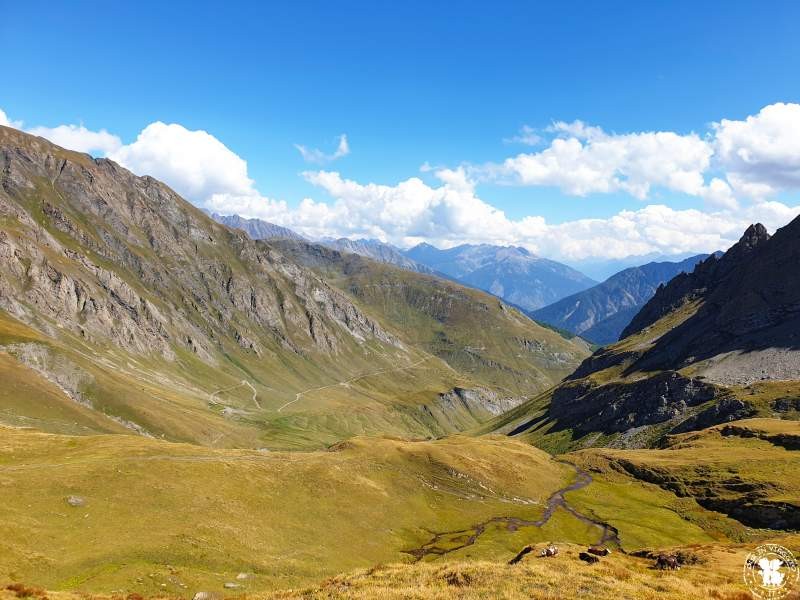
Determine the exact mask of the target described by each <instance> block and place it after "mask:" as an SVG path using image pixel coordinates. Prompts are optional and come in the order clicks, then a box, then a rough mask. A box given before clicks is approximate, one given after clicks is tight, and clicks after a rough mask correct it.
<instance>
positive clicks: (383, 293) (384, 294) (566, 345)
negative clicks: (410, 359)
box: [278, 240, 589, 396]
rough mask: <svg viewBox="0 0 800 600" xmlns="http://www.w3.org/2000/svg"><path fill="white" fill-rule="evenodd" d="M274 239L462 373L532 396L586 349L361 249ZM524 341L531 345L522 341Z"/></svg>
mask: <svg viewBox="0 0 800 600" xmlns="http://www.w3.org/2000/svg"><path fill="white" fill-rule="evenodd" d="M278 246H279V247H280V248H281V250H282V251H283V252H285V253H286V254H288V255H290V256H292V257H293V258H295V259H296V260H298V261H299V262H302V263H304V264H307V265H308V266H310V267H312V268H314V269H315V270H316V271H317V272H318V273H319V274H320V275H321V276H322V277H324V278H325V279H326V280H327V281H328V282H330V283H331V284H333V285H335V286H337V287H338V288H340V289H341V290H342V291H344V292H345V293H347V294H348V295H349V296H351V297H352V298H353V299H354V300H355V301H356V302H357V303H358V305H359V306H360V307H361V308H362V309H363V310H364V311H365V312H367V313H369V314H371V315H372V316H373V317H374V318H375V319H376V320H378V321H380V322H381V323H383V325H384V327H386V328H387V329H388V330H390V331H395V332H397V334H398V335H399V336H400V338H401V339H402V340H403V341H404V342H406V343H408V344H410V345H412V346H414V347H417V348H421V349H423V350H425V351H426V352H429V353H431V354H433V355H435V356H437V357H439V358H441V359H442V360H444V361H446V362H447V364H449V365H450V366H451V367H452V368H454V369H455V370H457V371H458V372H459V373H464V374H466V375H468V376H470V377H471V378H472V379H474V380H475V381H477V382H481V383H483V385H488V386H490V387H494V388H496V389H499V390H503V391H505V392H507V393H509V394H512V395H517V396H520V395H521V396H530V395H535V394H537V393H539V392H541V391H543V390H544V389H547V388H548V387H550V386H552V385H553V384H554V383H556V382H558V381H559V380H561V379H562V378H563V377H564V376H566V375H568V374H569V373H570V372H571V371H572V370H573V369H574V368H575V367H576V366H577V365H578V364H579V363H580V361H581V360H582V359H583V358H585V357H586V356H588V355H589V345H588V344H587V343H586V342H585V341H583V340H582V339H580V338H578V337H572V338H569V339H567V338H565V337H564V336H562V335H561V334H559V333H558V332H556V331H553V330H552V329H551V328H548V327H543V326H541V325H540V324H538V323H536V322H535V321H533V320H531V319H529V318H528V317H526V316H525V315H523V314H522V313H521V312H520V311H519V310H517V309H516V308H513V307H511V306H508V305H507V304H505V303H504V302H502V301H501V300H499V299H498V298H496V297H494V296H491V295H489V294H486V293H484V292H482V291H479V290H475V289H471V288H467V287H464V286H462V285H459V284H457V283H454V282H451V281H447V280H444V279H441V278H438V277H434V276H431V275H427V274H422V273H416V272H412V271H407V270H405V269H401V268H398V267H395V266H393V265H389V264H385V263H379V262H375V261H372V260H369V259H366V258H364V257H361V256H357V255H353V254H347V253H339V252H335V251H332V250H327V249H324V248H323V249H320V248H317V247H313V246H312V247H311V249H309V245H308V244H305V243H302V242H293V241H288V240H287V241H282V242H280V243H278ZM526 343H527V344H528V345H527V346H526Z"/></svg>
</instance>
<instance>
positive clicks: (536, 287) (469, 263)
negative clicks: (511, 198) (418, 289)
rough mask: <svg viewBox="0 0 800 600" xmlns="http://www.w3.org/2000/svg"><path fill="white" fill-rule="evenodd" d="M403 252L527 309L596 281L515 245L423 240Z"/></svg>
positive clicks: (546, 302) (548, 302) (566, 294)
mask: <svg viewBox="0 0 800 600" xmlns="http://www.w3.org/2000/svg"><path fill="white" fill-rule="evenodd" d="M405 254H406V256H408V257H409V258H411V259H413V260H415V261H416V262H419V263H422V264H423V265H427V266H428V267H430V268H432V269H434V270H436V271H438V272H440V273H444V274H445V275H448V276H450V277H452V278H454V279H456V280H457V281H460V282H461V283H464V284H466V285H470V286H472V287H475V288H478V289H481V290H485V291H487V292H490V293H492V294H494V295H495V296H499V297H500V298H503V299H504V300H506V301H507V302H510V303H512V304H514V305H515V306H519V307H520V308H522V309H525V310H528V311H532V310H536V309H537V308H541V307H542V306H546V305H548V304H551V303H553V302H555V301H557V300H560V299H561V298H563V297H564V296H568V295H570V294H574V293H576V292H579V291H581V290H585V289H586V288H589V287H591V286H593V285H595V284H596V283H597V282H596V281H594V280H592V279H589V278H588V277H586V276H585V275H583V274H582V273H580V272H578V271H576V270H575V269H572V268H570V267H568V266H566V265H563V264H561V263H558V262H556V261H553V260H549V259H546V258H539V257H537V256H534V255H533V254H531V253H530V252H529V251H528V250H526V249H525V248H521V247H517V246H492V245H489V244H480V245H471V244H464V245H461V246H456V247H455V248H449V249H446V250H440V249H439V248H436V247H435V246H432V245H430V244H426V243H422V244H419V245H417V246H414V247H413V248H411V249H409V250H407V251H406V252H405Z"/></svg>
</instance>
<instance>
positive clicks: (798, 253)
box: [506, 218, 800, 447]
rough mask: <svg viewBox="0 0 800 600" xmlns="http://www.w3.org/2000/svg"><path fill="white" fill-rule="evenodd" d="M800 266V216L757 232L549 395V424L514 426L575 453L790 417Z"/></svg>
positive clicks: (799, 339) (797, 387) (676, 283)
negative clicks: (560, 436)
mask: <svg viewBox="0 0 800 600" xmlns="http://www.w3.org/2000/svg"><path fill="white" fill-rule="evenodd" d="M798 259H800V218H798V219H795V220H794V221H792V222H791V223H790V224H789V225H787V226H786V227H783V228H782V229H780V230H778V231H777V232H776V233H775V235H774V236H772V237H770V236H769V235H768V234H767V231H766V229H765V228H764V227H763V226H762V225H752V226H750V227H749V228H748V229H747V231H746V232H745V233H744V235H743V236H742V238H741V240H740V241H739V243H737V244H735V245H734V246H733V247H732V248H731V249H730V250H728V252H726V253H725V254H724V255H722V256H721V257H717V256H710V257H709V258H707V259H706V260H704V261H702V262H700V263H699V264H698V265H697V267H696V268H695V269H694V271H693V272H692V273H682V274H679V275H677V276H676V277H675V278H674V279H672V280H671V281H670V282H669V283H668V284H667V285H665V286H660V287H659V289H658V290H657V291H656V293H655V295H654V296H653V298H652V299H651V300H650V301H649V302H648V303H647V304H646V305H645V306H644V307H643V308H642V310H641V311H640V312H639V314H638V315H637V316H636V317H635V318H634V319H633V320H632V321H631V323H630V325H629V326H628V327H627V328H626V329H625V331H624V332H623V336H625V337H624V338H623V339H622V340H621V341H620V342H619V343H617V344H614V345H611V346H608V347H605V348H602V349H600V350H598V351H597V352H595V353H594V354H593V355H592V356H591V357H589V358H588V359H586V360H585V361H584V362H583V363H582V364H581V365H580V366H579V367H578V368H577V369H576V370H575V372H574V373H572V374H571V375H570V376H569V377H568V378H567V379H566V380H565V381H564V382H563V383H562V384H561V385H559V386H558V387H557V388H556V389H555V390H554V391H553V392H552V393H551V394H550V397H549V403H548V405H547V407H546V410H547V413H546V416H545V417H544V418H539V417H537V418H536V419H528V421H525V420H524V419H519V420H518V421H517V422H516V423H513V424H512V425H513V427H507V429H509V430H512V431H516V432H517V433H523V432H526V435H533V433H534V432H535V430H537V429H541V428H543V427H545V426H547V427H548V428H549V429H548V431H549V434H552V433H554V432H557V431H568V432H570V434H571V438H572V440H573V441H574V443H576V444H579V443H594V441H596V440H598V439H599V440H602V443H605V444H610V445H621V446H626V447H631V446H646V445H651V444H654V443H657V442H658V439H660V437H661V436H663V435H664V434H665V433H679V432H685V431H691V430H696V429H701V428H704V427H709V426H712V425H715V424H718V423H724V422H727V421H732V420H735V419H742V418H745V417H750V416H754V415H759V416H765V415H771V414H773V413H774V414H780V415H781V416H784V417H791V416H792V415H794V414H795V413H793V412H792V411H791V410H787V409H788V408H789V407H790V406H791V400H792V398H794V397H796V396H797V395H798V394H800V381H799V380H800V272H798V270H797V268H796V265H797V263H798ZM537 408H540V407H538V406H537ZM506 425H507V424H506ZM578 440H582V441H578Z"/></svg>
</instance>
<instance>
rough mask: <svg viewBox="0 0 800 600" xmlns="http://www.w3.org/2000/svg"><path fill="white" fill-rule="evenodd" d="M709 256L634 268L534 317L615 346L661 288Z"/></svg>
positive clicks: (570, 297)
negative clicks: (640, 311) (629, 324)
mask: <svg viewBox="0 0 800 600" xmlns="http://www.w3.org/2000/svg"><path fill="white" fill-rule="evenodd" d="M707 257H708V255H707V254H700V255H697V256H692V257H690V258H687V259H686V260H683V261H681V262H651V263H647V264H645V265H642V266H639V267H631V268H630V269H625V270H624V271H620V272H619V273H617V274H616V275H612V276H611V277H609V278H608V279H607V280H606V281H604V282H603V283H601V284H598V285H596V286H594V287H592V288H589V289H588V290H584V291H582V292H578V293H577V294H573V295H572V296H568V297H566V298H562V299H561V300H559V301H558V302H555V303H553V304H551V305H549V306H545V307H544V308H540V309H539V310H536V311H534V312H533V313H531V314H532V316H533V317H534V318H535V319H537V320H539V321H542V322H544V323H548V324H549V325H553V326H554V327H559V328H561V329H566V330H567V331H571V332H572V333H575V334H578V335H580V336H581V337H583V338H584V339H587V340H589V341H590V342H594V343H595V344H600V345H606V344H611V343H613V342H616V341H617V340H618V339H619V337H620V334H621V333H622V330H623V329H625V327H626V326H627V325H628V323H630V321H631V319H632V318H633V317H634V316H636V313H638V312H639V309H640V308H641V307H642V306H644V305H645V303H647V301H648V300H650V298H652V297H653V294H655V292H656V289H657V288H658V286H659V285H661V284H663V283H666V282H668V281H669V280H670V279H672V278H673V277H675V276H676V275H677V274H678V273H686V272H691V271H692V269H694V267H695V265H696V264H697V263H698V262H700V261H701V260H704V259H705V258H707Z"/></svg>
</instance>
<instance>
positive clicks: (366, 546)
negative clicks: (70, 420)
mask: <svg viewBox="0 0 800 600" xmlns="http://www.w3.org/2000/svg"><path fill="white" fill-rule="evenodd" d="M0 435H1V437H0V440H2V441H0V483H2V485H0V565H3V567H2V573H0V576H1V577H2V578H11V579H15V580H23V581H30V582H36V583H37V584H38V585H42V586H45V587H48V588H55V589H81V590H93V591H103V590H105V591H108V590H111V589H117V588H127V589H129V590H131V591H140V592H148V593H155V592H157V591H159V590H160V583H162V582H164V583H167V584H168V585H169V590H170V591H172V592H181V591H182V590H183V588H182V587H180V585H179V584H178V583H175V582H173V581H171V580H170V579H169V577H170V568H174V569H177V570H179V571H180V573H181V575H180V577H179V578H178V580H179V582H180V583H181V584H184V585H189V586H191V587H203V586H204V587H210V588H212V589H221V586H222V584H223V583H224V582H226V581H231V580H235V577H236V575H237V574H238V573H239V572H250V573H253V574H254V577H253V579H252V580H249V582H248V586H249V587H250V588H255V589H271V588H274V587H276V586H287V585H296V584H298V583H310V582H312V581H314V580H317V579H319V578H321V577H323V576H326V575H332V574H334V573H337V572H341V571H345V570H350V569H353V568H357V567H360V566H369V565H371V564H375V563H378V562H386V561H398V560H402V558H403V557H404V556H405V555H403V554H401V551H402V550H404V549H409V548H413V547H416V546H419V545H421V544H423V543H425V542H426V541H427V539H428V538H429V537H430V535H431V533H430V532H432V531H447V530H452V529H459V528H466V527H469V526H470V525H471V524H473V523H475V522H479V521H482V520H485V519H487V518H490V517H492V516H496V515H502V516H519V517H524V518H537V517H538V516H540V515H541V513H542V510H543V508H542V503H543V502H544V500H545V499H546V498H547V497H548V496H549V495H550V494H551V493H552V492H553V491H554V490H555V489H557V488H559V487H561V486H563V485H564V484H565V483H566V482H568V481H569V480H570V478H571V477H572V471H571V469H570V468H569V467H567V466H565V465H562V464H560V463H557V462H554V461H553V460H552V459H551V458H550V457H548V456H547V455H546V454H544V453H542V452H541V451H539V450H536V449H534V448H531V447H529V446H526V445H524V444H521V443H519V442H515V441H512V440H505V439H481V440H475V439H472V438H451V439H448V440H443V441H439V442H402V441H394V440H390V439H381V438H369V439H367V438H356V439H355V440H353V441H351V442H347V443H345V445H344V446H343V447H341V448H339V449H338V450H337V451H332V452H310V453H297V452H295V453H263V452H258V451H252V450H212V449H209V448H201V447H197V446H193V445H186V444H174V443H167V442H160V441H154V440H147V439H144V438H141V437H138V436H77V437H75V436H59V435H53V434H43V433H35V432H32V431H30V430H23V429H7V428H3V429H0ZM69 495H78V496H82V497H84V498H85V499H86V505H85V506H83V507H72V506H69V505H68V504H67V502H66V497H67V496H69ZM531 501H532V502H531ZM498 535H502V532H498ZM515 551H516V546H514V548H513V549H510V550H508V551H507V552H505V553H504V554H503V556H507V555H509V554H510V555H513V553H514V552H515ZM150 573H157V574H158V575H157V577H155V578H152V577H148V574H150ZM140 577H141V578H143V580H144V582H145V583H144V584H137V578H140Z"/></svg>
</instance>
